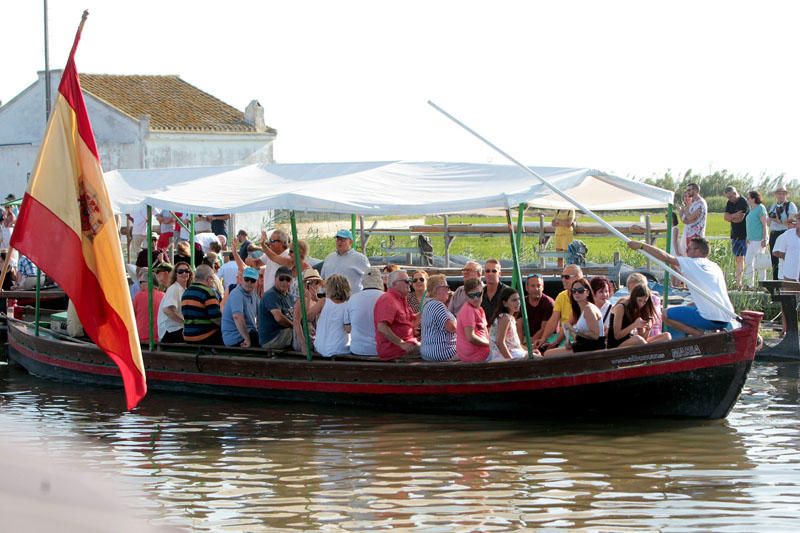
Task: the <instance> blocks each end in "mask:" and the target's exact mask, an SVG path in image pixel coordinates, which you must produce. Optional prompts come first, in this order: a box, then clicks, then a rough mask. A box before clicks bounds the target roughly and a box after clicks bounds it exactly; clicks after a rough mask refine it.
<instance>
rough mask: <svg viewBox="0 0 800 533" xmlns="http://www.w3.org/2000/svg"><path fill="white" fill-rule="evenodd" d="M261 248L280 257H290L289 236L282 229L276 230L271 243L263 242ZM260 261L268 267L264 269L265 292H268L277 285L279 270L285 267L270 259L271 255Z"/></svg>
mask: <svg viewBox="0 0 800 533" xmlns="http://www.w3.org/2000/svg"><path fill="white" fill-rule="evenodd" d="M261 246H262V247H264V248H269V249H270V250H272V251H273V252H275V253H276V254H278V255H280V256H283V257H289V234H288V233H286V232H285V231H283V230H282V229H276V230H275V231H273V232H272V235H270V236H269V241H267V242H266V243H264V242H262V243H261ZM259 259H260V260H261V262H262V263H263V264H264V265H265V267H266V268H265V269H264V292H267V291H268V290H270V289H271V288H272V286H273V285H275V274H276V273H277V272H278V269H279V268H280V267H281V266H284V265H281V264H279V263H276V262H275V261H273V260H272V259H270V258H269V255H268V254H266V253H265V254H264V255H262V256H261V257H260V258H259Z"/></svg>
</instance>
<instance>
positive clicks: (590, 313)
mask: <svg viewBox="0 0 800 533" xmlns="http://www.w3.org/2000/svg"><path fill="white" fill-rule="evenodd" d="M569 300H570V304H571V305H572V316H573V318H574V317H578V320H577V321H575V322H574V325H573V322H572V321H570V323H569V325H568V326H567V328H568V329H572V330H573V331H574V334H575V337H574V339H572V342H571V343H569V344H567V345H566V346H565V347H564V348H553V349H550V350H547V352H546V353H545V355H548V356H550V355H562V354H567V353H573V352H574V353H577V352H589V351H592V350H603V349H605V347H606V338H605V336H604V335H603V316H602V315H601V314H600V310H599V309H598V308H597V306H596V305H594V296H593V295H592V286H591V284H590V283H589V280H587V279H586V278H578V279H576V280H575V281H574V282H572V287H571V288H570V290H569Z"/></svg>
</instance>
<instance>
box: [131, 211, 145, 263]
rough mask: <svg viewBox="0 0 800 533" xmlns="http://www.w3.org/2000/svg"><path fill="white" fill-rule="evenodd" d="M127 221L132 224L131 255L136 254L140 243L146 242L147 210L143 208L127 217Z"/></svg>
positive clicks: (140, 246) (140, 245)
mask: <svg viewBox="0 0 800 533" xmlns="http://www.w3.org/2000/svg"><path fill="white" fill-rule="evenodd" d="M128 220H130V221H131V223H132V224H133V227H132V228H131V254H138V253H139V250H140V249H141V248H142V243H144V242H146V240H147V208H146V207H143V208H141V209H139V210H138V211H136V212H135V213H133V215H128Z"/></svg>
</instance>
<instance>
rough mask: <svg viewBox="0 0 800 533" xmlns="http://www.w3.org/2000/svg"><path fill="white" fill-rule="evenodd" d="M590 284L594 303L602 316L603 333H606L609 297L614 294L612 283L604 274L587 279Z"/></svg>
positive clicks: (609, 323)
mask: <svg viewBox="0 0 800 533" xmlns="http://www.w3.org/2000/svg"><path fill="white" fill-rule="evenodd" d="M589 284H590V285H591V286H592V296H593V297H594V305H595V306H597V308H598V309H599V310H600V316H601V317H602V318H603V335H604V336H607V335H608V328H609V327H610V326H611V302H610V301H609V298H610V297H611V295H612V294H614V288H613V287H614V285H613V284H612V283H611V280H610V279H608V278H607V277H605V276H593V277H592V279H591V280H590V281H589Z"/></svg>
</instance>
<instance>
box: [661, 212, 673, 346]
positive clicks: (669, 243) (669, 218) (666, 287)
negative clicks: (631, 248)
mask: <svg viewBox="0 0 800 533" xmlns="http://www.w3.org/2000/svg"><path fill="white" fill-rule="evenodd" d="M665 250H666V251H667V253H668V254H669V253H672V204H667V246H666V248H665ZM669 282H670V280H669V272H666V271H665V272H664V301H663V302H661V305H662V307H663V310H662V312H661V317H662V318H661V323H662V324H663V325H662V326H661V330H662V331H667V325H666V324H665V323H664V318H663V317H665V316H667V307H669Z"/></svg>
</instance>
